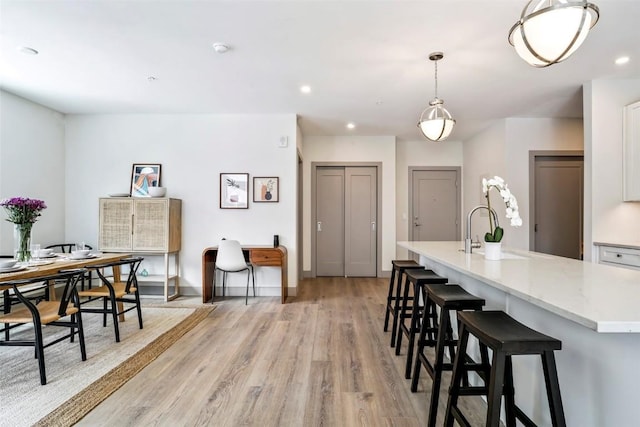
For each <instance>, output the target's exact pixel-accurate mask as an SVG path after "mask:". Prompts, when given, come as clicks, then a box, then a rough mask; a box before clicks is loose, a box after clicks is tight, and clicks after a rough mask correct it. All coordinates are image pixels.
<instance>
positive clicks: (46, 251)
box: [36, 249, 53, 257]
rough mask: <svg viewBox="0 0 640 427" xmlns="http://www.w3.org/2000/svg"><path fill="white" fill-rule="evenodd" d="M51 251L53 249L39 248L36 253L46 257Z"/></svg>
mask: <svg viewBox="0 0 640 427" xmlns="http://www.w3.org/2000/svg"><path fill="white" fill-rule="evenodd" d="M52 253H53V249H40V250H39V251H38V253H37V254H36V255H39V256H41V257H47V256H49V255H51V254H52Z"/></svg>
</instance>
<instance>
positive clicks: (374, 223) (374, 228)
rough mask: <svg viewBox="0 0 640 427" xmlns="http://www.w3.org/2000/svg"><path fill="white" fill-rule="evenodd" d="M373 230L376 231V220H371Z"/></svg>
mask: <svg viewBox="0 0 640 427" xmlns="http://www.w3.org/2000/svg"><path fill="white" fill-rule="evenodd" d="M371 231H376V222H375V221H372V222H371Z"/></svg>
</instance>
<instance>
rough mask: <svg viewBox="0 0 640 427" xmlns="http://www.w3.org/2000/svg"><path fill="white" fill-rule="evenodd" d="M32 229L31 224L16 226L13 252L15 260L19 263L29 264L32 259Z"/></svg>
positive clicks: (14, 228)
mask: <svg viewBox="0 0 640 427" xmlns="http://www.w3.org/2000/svg"><path fill="white" fill-rule="evenodd" d="M31 227H33V223H31V222H25V223H22V224H14V227H13V242H14V246H13V252H14V258H15V259H17V260H18V261H21V262H27V261H29V260H30V259H31V251H30V249H31Z"/></svg>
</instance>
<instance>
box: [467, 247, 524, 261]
mask: <svg viewBox="0 0 640 427" xmlns="http://www.w3.org/2000/svg"><path fill="white" fill-rule="evenodd" d="M473 253H474V254H478V255H483V256H484V249H475V250H474V251H473ZM500 259H527V257H524V256H522V255H516V254H514V253H511V252H505V251H502V253H501V254H500Z"/></svg>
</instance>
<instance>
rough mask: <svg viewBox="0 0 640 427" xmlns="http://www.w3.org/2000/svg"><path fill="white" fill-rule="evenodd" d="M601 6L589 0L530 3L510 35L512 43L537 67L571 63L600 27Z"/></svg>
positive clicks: (525, 58) (551, 0) (556, 0)
mask: <svg viewBox="0 0 640 427" xmlns="http://www.w3.org/2000/svg"><path fill="white" fill-rule="evenodd" d="M599 17H600V11H599V9H598V6H596V5H594V4H592V3H587V1H586V0H529V2H528V3H527V5H526V6H525V7H524V9H522V15H521V16H520V19H519V20H518V22H516V23H515V25H514V26H513V27H511V30H510V31H509V43H510V44H511V46H513V47H514V48H515V49H516V52H517V53H518V55H520V57H521V58H522V59H524V60H525V61H526V62H528V63H529V64H531V65H533V66H534V67H548V66H549V65H553V64H557V63H558V62H562V61H564V60H565V59H567V58H568V57H569V56H571V54H573V52H575V51H576V50H577V49H578V48H579V47H580V45H581V44H582V43H583V42H584V40H585V39H586V38H587V35H588V34H589V30H590V29H591V28H592V27H593V26H594V25H596V22H598V18H599Z"/></svg>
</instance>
